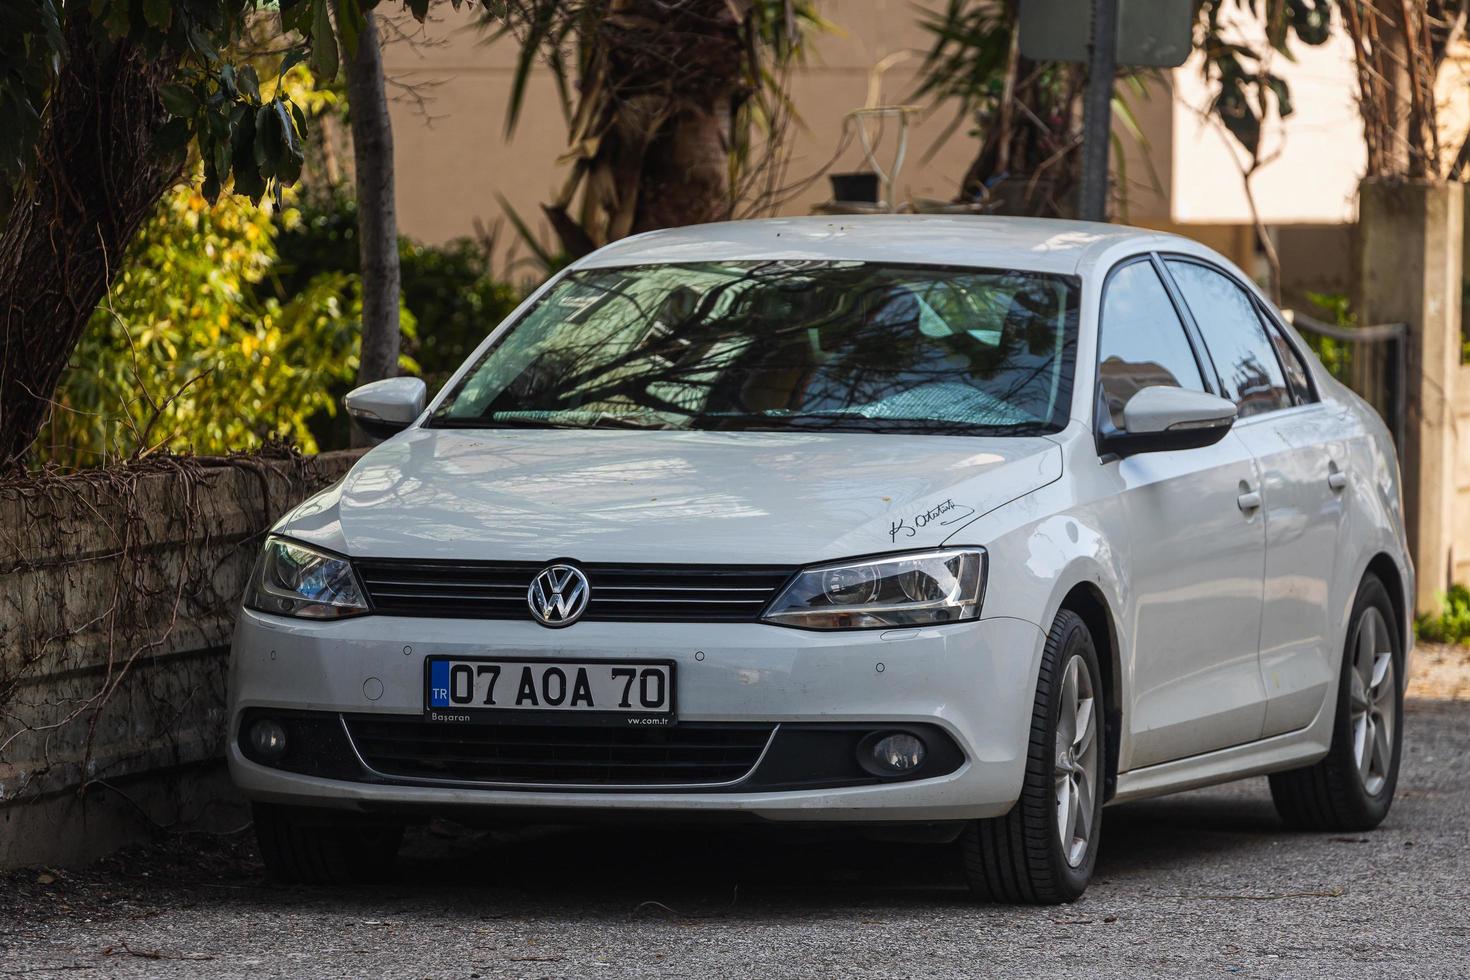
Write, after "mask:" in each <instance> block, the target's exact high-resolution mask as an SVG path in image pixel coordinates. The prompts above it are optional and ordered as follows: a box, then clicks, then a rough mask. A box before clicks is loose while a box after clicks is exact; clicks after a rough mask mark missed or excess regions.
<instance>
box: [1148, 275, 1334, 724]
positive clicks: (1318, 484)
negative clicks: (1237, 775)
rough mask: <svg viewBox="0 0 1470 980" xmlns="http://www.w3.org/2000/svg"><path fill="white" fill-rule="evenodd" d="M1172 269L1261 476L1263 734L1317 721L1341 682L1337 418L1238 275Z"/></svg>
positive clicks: (1243, 440) (1286, 342)
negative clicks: (1336, 616) (1336, 586)
mask: <svg viewBox="0 0 1470 980" xmlns="http://www.w3.org/2000/svg"><path fill="white" fill-rule="evenodd" d="M1166 265H1167V267H1168V270H1169V273H1170V275H1171V276H1172V277H1173V279H1174V282H1175V283H1176V284H1177V286H1178V288H1179V291H1180V293H1181V294H1182V295H1183V297H1184V300H1185V304H1186V305H1187V307H1188V309H1189V311H1190V312H1191V313H1192V315H1193V317H1194V320H1195V322H1196V324H1197V326H1198V328H1199V331H1200V333H1201V334H1202V336H1203V337H1204V342H1205V346H1206V348H1207V349H1208V350H1209V353H1210V357H1211V359H1212V361H1213V362H1214V366H1215V369H1216V370H1217V372H1218V375H1219V379H1220V383H1221V386H1222V393H1223V394H1224V397H1226V398H1230V399H1232V400H1234V401H1235V403H1236V405H1237V406H1238V407H1239V409H1240V419H1239V421H1237V422H1236V424H1235V432H1236V433H1237V434H1238V435H1239V437H1240V439H1241V441H1242V442H1244V443H1245V445H1246V446H1248V447H1249V448H1250V451H1251V453H1252V454H1253V455H1254V456H1255V458H1256V462H1257V465H1258V466H1259V467H1260V472H1261V498H1262V507H1263V510H1264V514H1265V532H1266V564H1265V573H1264V575H1263V577H1262V615H1261V637H1260V651H1261V677H1262V683H1263V684H1264V686H1265V691H1266V697H1267V704H1266V717H1265V723H1264V725H1263V727H1262V735H1263V736H1270V735H1279V734H1282V733H1283V732H1289V731H1295V730H1296V729H1299V728H1303V727H1305V726H1306V725H1308V724H1310V723H1311V721H1312V719H1313V718H1314V717H1316V715H1317V712H1318V710H1319V709H1320V708H1321V706H1322V704H1323V700H1324V698H1325V697H1326V696H1327V693H1328V692H1329V690H1331V687H1332V683H1333V681H1334V679H1335V677H1336V676H1337V670H1336V665H1337V663H1338V651H1337V646H1338V640H1337V632H1338V631H1337V630H1336V629H1335V628H1334V624H1333V622H1332V619H1333V616H1332V613H1331V610H1330V607H1329V590H1330V585H1331V582H1332V581H1333V571H1334V568H1335V566H1336V562H1337V552H1338V547H1337V542H1338V536H1339V533H1340V531H1341V528H1342V522H1343V516H1344V512H1343V488H1344V487H1346V485H1347V482H1346V474H1345V473H1344V472H1343V469H1342V467H1343V466H1344V465H1345V463H1346V460H1345V456H1344V449H1343V443H1342V441H1341V439H1340V433H1339V431H1338V429H1339V427H1340V419H1339V418H1338V416H1337V414H1336V413H1335V412H1333V411H1332V410H1330V409H1329V407H1328V406H1326V405H1323V404H1322V403H1321V402H1320V401H1318V400H1317V397H1316V394H1315V392H1314V391H1313V389H1312V385H1311V381H1310V376H1309V375H1308V374H1307V372H1306V368H1305V366H1304V364H1303V362H1302V360H1301V355H1300V354H1299V353H1298V352H1297V351H1296V350H1295V348H1294V347H1293V346H1292V344H1291V342H1290V340H1289V339H1288V338H1287V337H1286V336H1285V334H1284V333H1283V332H1282V331H1281V329H1280V327H1279V326H1278V325H1277V324H1276V323H1275V322H1274V320H1273V319H1272V318H1271V317H1270V316H1269V315H1268V314H1266V312H1265V311H1264V310H1263V309H1262V308H1261V307H1260V306H1259V305H1258V304H1257V302H1256V301H1255V300H1254V298H1253V297H1252V296H1251V295H1250V293H1249V292H1248V291H1247V290H1246V289H1245V288H1244V287H1243V286H1241V285H1240V284H1239V283H1238V282H1236V281H1235V280H1234V279H1233V278H1232V277H1231V276H1230V275H1229V274H1227V273H1226V272H1224V271H1223V270H1220V269H1218V268H1216V267H1214V266H1211V265H1207V264H1205V263H1202V262H1198V261H1195V260H1192V259H1185V258H1182V257H1173V256H1171V257H1169V258H1168V260H1167V262H1166Z"/></svg>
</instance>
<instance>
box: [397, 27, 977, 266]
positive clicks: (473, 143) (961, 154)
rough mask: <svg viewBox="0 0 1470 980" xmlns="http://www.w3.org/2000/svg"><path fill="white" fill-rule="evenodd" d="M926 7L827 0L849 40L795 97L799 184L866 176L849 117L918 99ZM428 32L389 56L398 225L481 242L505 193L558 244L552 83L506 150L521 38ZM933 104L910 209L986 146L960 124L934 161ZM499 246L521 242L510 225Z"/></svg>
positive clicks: (912, 167) (936, 121)
mask: <svg viewBox="0 0 1470 980" xmlns="http://www.w3.org/2000/svg"><path fill="white" fill-rule="evenodd" d="M931 5H932V2H931ZM916 10H917V7H916V5H915V4H914V3H913V2H912V0H861V2H859V0H841V2H828V3H825V4H823V6H822V11H823V14H824V15H825V16H826V17H827V18H828V19H829V20H830V21H832V22H833V23H834V24H835V25H836V26H837V30H836V31H834V32H832V33H827V34H821V35H819V36H817V37H816V38H815V40H814V42H813V44H812V49H811V51H810V52H809V53H808V55H807V58H806V63H805V64H804V65H803V66H801V67H799V68H796V69H795V70H794V71H793V74H792V78H791V83H790V95H791V99H792V101H793V103H794V104H795V106H796V107H797V112H798V113H799V115H800V118H801V121H800V125H799V126H798V127H797V129H796V132H795V136H794V138H793V141H792V147H791V159H790V165H789V167H788V170H787V174H786V183H787V184H791V185H795V184H799V183H801V182H802V181H804V180H807V179H808V178H811V177H813V176H816V175H819V174H820V173H821V172H822V171H823V169H824V168H825V167H826V166H827V165H828V164H829V163H831V164H832V165H833V166H832V169H834V170H838V171H842V170H859V169H863V167H862V154H861V151H860V150H859V149H858V148H857V146H856V143H855V141H854V143H853V145H851V146H849V147H848V149H847V151H846V152H845V153H843V154H842V155H841V156H839V157H837V158H836V159H835V160H834V154H835V153H836V152H837V150H838V147H839V146H840V144H841V142H842V130H843V117H844V115H845V114H846V113H847V112H848V111H849V110H852V109H856V108H860V107H862V106H863V105H864V104H865V103H866V102H867V100H868V98H869V91H870V86H872V85H876V92H877V94H878V99H879V100H880V101H884V102H891V103H906V102H909V101H910V97H911V96H912V94H913V92H914V89H915V88H917V68H918V66H919V65H920V63H921V62H922V61H923V55H924V52H925V51H926V50H927V49H928V43H929V35H928V34H926V33H925V32H924V31H923V29H922V28H921V26H920V23H919V16H918V14H917V12H916ZM416 36H417V41H416V43H414V44H409V43H405V42H401V41H400V42H396V43H391V44H389V45H388V46H387V47H386V49H385V51H384V57H383V61H384V70H385V72H386V74H387V76H388V78H389V89H390V90H389V96H390V98H392V99H393V101H392V105H391V113H392V117H393V127H394V139H395V144H396V152H395V161H396V164H397V169H398V213H399V226H400V229H401V230H402V232H403V233H404V234H407V235H410V236H412V237H415V238H418V239H421V240H424V241H443V240H446V239H450V238H455V237H458V236H461V235H474V234H476V230H477V227H485V228H489V227H491V226H493V225H494V223H495V221H496V219H497V218H499V217H500V216H501V214H502V213H503V212H502V207H501V204H500V201H499V198H498V196H497V195H504V197H505V199H506V200H507V201H508V202H509V203H510V205H511V206H512V207H513V208H514V209H515V210H516V212H517V213H518V214H520V215H521V216H522V217H524V218H526V219H527V221H528V223H531V224H532V225H533V226H534V227H535V228H536V229H537V230H538V232H539V234H540V235H541V236H542V239H543V241H546V242H550V241H551V236H550V229H549V227H548V226H547V225H546V222H545V221H544V220H542V219H541V217H540V210H539V205H540V204H541V202H543V201H547V200H550V199H552V198H553V197H554V195H555V194H556V191H557V190H558V188H559V186H560V184H561V182H562V181H563V180H564V179H565V177H566V172H567V170H566V167H565V166H564V165H561V164H559V163H558V162H557V159H558V157H560V156H561V154H562V153H563V152H564V151H565V150H566V127H565V124H564V121H563V118H562V112H561V108H560V103H559V101H558V99H557V95H556V91H555V87H554V85H553V84H552V81H551V79H550V77H549V75H548V74H547V73H546V72H545V71H537V72H536V73H535V75H534V77H533V78H532V80H531V83H530V88H529V91H528V93H527V96H526V102H525V107H524V109H523V110H522V115H521V118H520V123H519V125H518V126H517V129H516V131H515V134H514V136H513V137H512V138H511V139H510V140H509V141H507V140H506V138H505V119H506V108H507V103H508V99H509V95H510V84H511V77H512V71H513V66H514V57H515V53H516V48H515V44H514V42H513V41H511V40H504V41H500V42H497V43H495V44H486V43H485V37H486V35H485V34H484V33H483V32H482V31H480V30H479V29H478V28H477V27H475V26H474V24H473V19H472V17H471V16H470V15H469V13H468V12H460V13H457V14H456V13H454V12H452V11H450V10H448V9H447V8H446V9H443V10H442V11H441V10H440V8H438V7H436V8H435V16H434V18H433V20H431V22H430V24H429V25H428V26H427V27H426V28H424V29H423V30H422V31H421V32H418V33H417V35H416ZM885 59H887V60H888V63H889V66H890V67H888V69H887V70H886V71H884V72H882V74H881V77H879V78H878V79H877V81H876V82H875V81H874V68H875V66H877V65H878V64H879V63H880V62H884V61H885ZM410 88H411V89H412V90H413V91H412V93H411V92H410ZM417 96H422V98H423V101H422V103H421V102H419V101H418V98H417ZM930 108H931V110H932V111H930V112H929V113H927V114H926V116H925V117H924V118H923V119H922V120H921V121H920V122H919V123H918V125H916V126H915V127H913V130H912V132H911V135H910V139H909V146H908V160H907V163H906V164H905V166H904V169H903V171H902V173H901V174H900V179H899V182H898V186H897V188H896V190H897V194H896V197H897V198H898V199H899V200H904V199H907V198H909V197H937V198H945V199H947V198H950V197H952V196H953V195H954V193H955V189H956V188H957V187H958V186H959V182H960V179H961V178H962V177H963V176H964V173H965V168H966V167H967V166H968V164H969V162H970V159H971V156H972V154H973V153H974V151H975V149H976V144H975V141H974V140H973V139H972V138H970V137H968V136H967V135H966V132H967V128H968V127H967V126H966V125H964V124H962V125H961V126H960V127H959V128H958V129H957V130H956V133H955V136H954V137H953V138H952V139H950V140H949V141H947V142H945V143H944V145H942V146H941V147H939V149H938V152H936V153H935V154H934V156H933V158H932V159H930V160H929V161H928V162H927V163H922V162H921V161H922V158H923V157H924V156H925V155H926V154H928V153H929V152H930V151H931V150H933V149H934V146H935V144H936V143H937V142H939V138H940V136H941V135H942V133H943V132H944V130H945V128H946V126H947V125H948V124H949V123H950V121H951V120H952V119H953V109H952V108H949V107H942V108H935V107H930ZM892 137H893V132H892V131H891V130H890V131H889V132H888V133H886V134H885V136H884V139H883V142H882V143H881V144H880V148H879V157H880V161H881V162H882V163H883V164H884V166H887V165H888V161H889V160H891V159H892V157H891V154H892V152H893V151H894V149H895V148H896V143H895V142H894V140H893V138H892ZM829 197H830V194H829V191H828V184H827V181H826V179H825V178H821V179H818V180H815V181H812V182H811V183H810V185H809V186H808V187H806V188H805V189H804V190H801V191H800V192H799V193H797V194H795V195H794V196H793V197H792V198H791V199H790V200H789V201H788V202H787V203H786V205H785V206H784V207H783V208H782V212H783V213H787V214H805V213H807V212H808V211H810V210H811V208H812V207H813V206H814V205H816V204H818V203H820V202H821V201H824V200H827V199H828V198H829ZM501 238H502V240H509V239H511V238H514V235H513V233H512V232H511V231H510V229H509V228H508V227H503V228H502V234H501Z"/></svg>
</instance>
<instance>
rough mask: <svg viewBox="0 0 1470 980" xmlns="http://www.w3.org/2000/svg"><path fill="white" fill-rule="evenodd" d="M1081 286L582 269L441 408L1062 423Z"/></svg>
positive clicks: (580, 414) (820, 422)
mask: <svg viewBox="0 0 1470 980" xmlns="http://www.w3.org/2000/svg"><path fill="white" fill-rule="evenodd" d="M1077 297H1078V289H1077V283H1076V280H1075V279H1073V278H1071V277H1065V276H1054V275H1044V274H1039V273H1032V272H1021V271H1008V270H985V269H955V268H949V267H930V266H900V265H885V264H875V263H865V262H722V263H688V264H670V265H654V266H637V267H629V268H613V269H587V270H580V271H576V272H572V273H570V274H568V275H566V276H565V277H564V278H563V279H562V280H561V281H560V282H558V283H557V284H556V285H555V286H554V287H553V288H552V289H551V290H550V291H549V292H548V293H547V294H546V295H545V296H543V297H542V298H541V299H540V300H539V301H538V302H537V303H536V304H535V306H533V307H532V308H531V309H529V310H528V311H527V312H526V313H525V314H524V315H523V316H522V317H521V318H520V319H519V320H518V321H517V322H516V323H515V324H514V325H513V326H512V327H511V328H510V329H509V330H508V331H506V332H505V333H504V334H503V335H502V336H501V337H500V338H499V339H498V340H497V342H496V343H495V344H494V345H493V346H492V347H491V348H490V349H489V350H487V351H486V352H485V353H484V354H483V355H481V357H480V358H479V359H478V360H477V361H476V363H475V364H474V365H473V366H472V367H471V369H470V371H469V372H468V373H467V374H466V375H465V376H464V377H463V378H462V379H461V381H460V382H459V383H458V385H456V387H455V388H454V390H453V391H452V392H451V393H450V395H449V397H448V398H446V399H445V400H444V402H443V403H442V404H441V405H440V406H439V408H438V409H437V410H436V411H435V413H434V416H433V418H432V419H431V421H430V424H431V425H436V426H444V427H532V426H556V427H571V428H591V427H637V428H651V429H759V430H791V429H835V430H850V431H869V432H919V433H926V432H933V433H957V434H967V433H987V434H1007V433H1012V434H1021V433H1031V432H1040V431H1056V430H1059V429H1060V428H1061V427H1062V426H1063V425H1065V423H1066V419H1067V415H1068V411H1069V408H1070V401H1071V391H1072V369H1073V359H1074V353H1075V349H1076V338H1077V307H1078V301H1077Z"/></svg>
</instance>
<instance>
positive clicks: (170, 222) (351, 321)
mask: <svg viewBox="0 0 1470 980" xmlns="http://www.w3.org/2000/svg"><path fill="white" fill-rule="evenodd" d="M292 220H294V219H293V218H292V216H291V213H290V209H287V211H286V212H285V213H284V214H283V215H280V216H277V217H276V219H275V220H274V221H273V218H272V214H271V211H270V210H269V208H268V206H256V205H252V204H251V203H250V202H249V201H247V200H245V199H244V198H241V197H236V196H226V197H223V198H221V199H220V201H219V203H218V204H216V205H214V206H210V205H208V204H206V203H205V201H204V198H203V197H202V196H201V195H200V194H199V192H198V190H197V189H196V188H195V187H193V186H189V185H184V186H180V187H178V188H175V189H174V190H173V191H171V192H169V194H167V195H166V196H165V197H164V199H163V201H162V202H161V203H160V205H159V207H158V209H157V211H156V213H155V214H154V216H153V217H152V218H150V219H149V221H148V222H147V223H146V224H145V225H144V227H143V229H142V230H141V231H140V232H139V233H138V235H137V237H136V238H135V240H134V241H133V243H132V245H131V246H130V247H129V249H128V251H127V253H126V255H125V256H124V258H123V261H122V268H121V271H120V272H119V273H118V274H117V276H116V277H115V279H114V282H113V285H112V288H111V289H110V290H109V291H108V294H107V296H106V298H105V299H104V300H103V303H102V305H101V306H100V307H99V308H98V309H97V310H96V311H95V312H94V313H93V315H92V319H91V321H90V323H89V324H88V326H87V330H86V333H85V334H84V336H83V338H82V340H81V342H80V344H79V345H78V347H77V349H76V351H75V353H74V354H73V356H72V362H71V363H72V366H71V368H70V369H69V370H68V372H67V374H66V377H65V378H64V379H63V381H62V384H61V387H60V389H59V390H58V392H57V397H56V402H57V404H56V407H55V408H54V410H53V412H52V418H51V421H50V422H49V423H48V425H47V427H46V429H45V430H44V431H43V432H42V434H41V438H40V440H39V441H38V452H37V456H38V458H39V459H41V460H49V461H53V462H58V463H62V464H66V465H73V466H81V465H95V464H98V463H102V462H105V461H106V460H107V459H108V458H109V457H114V456H126V455H130V454H133V453H138V452H146V451H149V450H151V449H154V448H161V447H168V448H174V449H189V450H193V451H196V452H200V453H221V452H226V451H229V450H233V449H248V448H252V447H254V446H258V445H260V444H261V443H263V442H265V441H267V440H270V439H274V438H284V439H287V440H290V441H294V442H296V443H298V444H299V445H300V446H301V448H303V449H304V450H306V451H308V452H311V451H315V450H316V449H317V444H316V441H315V439H314V437H313V434H312V432H311V430H310V428H309V427H308V425H307V420H308V419H309V418H310V417H311V416H312V415H314V414H316V413H319V412H327V413H331V412H333V411H335V404H334V402H333V400H332V397H331V394H330V392H331V390H332V388H333V386H334V385H335V384H339V383H342V382H343V381H345V380H347V379H350V378H351V377H352V376H353V374H354V373H355V372H356V369H357V341H358V334H359V330H358V327H357V324H358V321H359V319H360V313H359V310H360V294H359V289H358V281H357V277H356V276H355V275H354V274H352V273H351V272H341V271H329V272H321V273H317V274H313V275H311V276H309V277H306V278H305V279H303V280H302V281H301V282H300V283H299V284H297V285H296V286H295V288H293V289H292V290H291V291H290V292H289V293H287V294H284V295H281V296H262V295H261V294H260V293H259V292H258V291H257V289H256V287H257V285H258V284H259V283H261V282H262V280H264V279H265V278H266V277H267V276H268V275H270V274H271V272H272V270H273V267H274V265H275V263H276V247H275V237H276V228H277V227H282V226H284V227H289V225H290V223H291V221H292Z"/></svg>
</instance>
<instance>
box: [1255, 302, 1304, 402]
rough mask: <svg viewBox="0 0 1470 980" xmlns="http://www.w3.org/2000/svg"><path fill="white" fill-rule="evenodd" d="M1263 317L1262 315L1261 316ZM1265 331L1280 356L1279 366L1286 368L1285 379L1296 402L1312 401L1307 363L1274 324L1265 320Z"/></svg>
mask: <svg viewBox="0 0 1470 980" xmlns="http://www.w3.org/2000/svg"><path fill="white" fill-rule="evenodd" d="M1262 319H1263V320H1264V319H1265V318H1264V317H1263V318H1262ZM1265 323H1266V332H1267V333H1268V334H1270V335H1271V343H1272V344H1273V345H1275V347H1276V353H1277V355H1279V356H1280V358H1281V366H1282V367H1284V368H1285V369H1286V380H1287V381H1290V382H1291V393H1292V395H1293V397H1294V399H1295V402H1296V404H1298V405H1305V404H1306V403H1307V402H1310V401H1312V380H1311V375H1309V374H1308V373H1307V365H1306V364H1305V363H1304V362H1303V361H1302V358H1301V355H1300V354H1298V353H1297V352H1296V348H1295V347H1293V346H1291V342H1290V341H1288V340H1287V339H1286V335H1285V334H1283V333H1282V332H1281V329H1280V328H1279V327H1277V326H1276V324H1274V323H1272V322H1270V321H1269V320H1266V321H1265Z"/></svg>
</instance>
